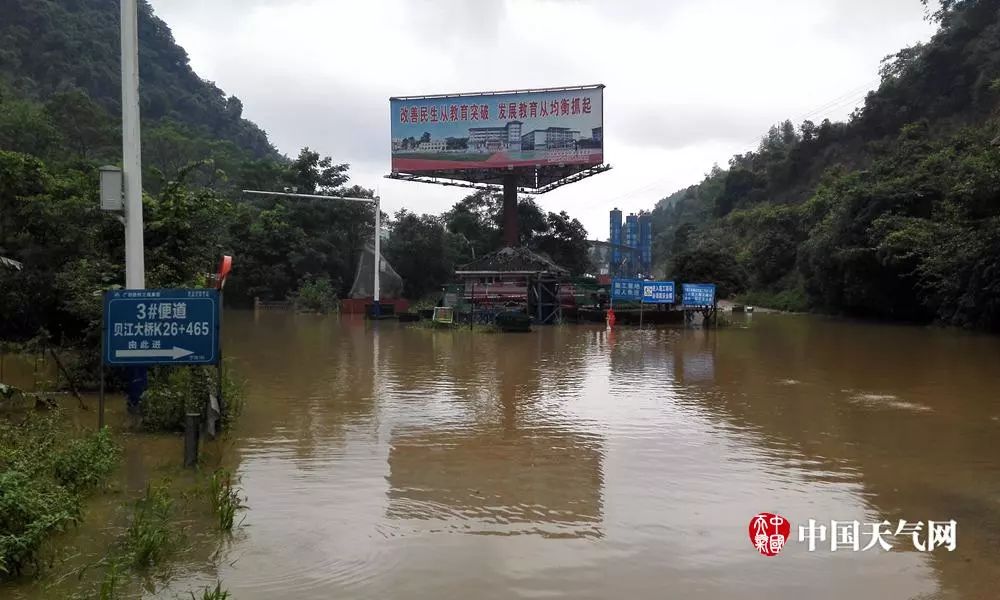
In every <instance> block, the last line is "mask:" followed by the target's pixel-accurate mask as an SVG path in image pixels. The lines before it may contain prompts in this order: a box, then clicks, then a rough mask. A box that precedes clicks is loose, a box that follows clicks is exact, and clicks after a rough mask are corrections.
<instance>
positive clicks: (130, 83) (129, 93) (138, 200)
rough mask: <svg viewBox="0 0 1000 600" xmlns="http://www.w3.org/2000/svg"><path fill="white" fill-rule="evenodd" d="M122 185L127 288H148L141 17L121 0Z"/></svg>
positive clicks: (133, 0)
mask: <svg viewBox="0 0 1000 600" xmlns="http://www.w3.org/2000/svg"><path fill="white" fill-rule="evenodd" d="M121 9H122V14H121V22H122V24H121V34H122V39H121V49H122V167H123V168H122V182H123V187H124V188H125V189H124V192H125V287H126V289H133V290H141V289H143V288H145V287H146V276H145V273H146V261H145V257H144V256H143V253H144V243H143V225H142V151H141V146H140V135H139V16H138V9H137V0H121Z"/></svg>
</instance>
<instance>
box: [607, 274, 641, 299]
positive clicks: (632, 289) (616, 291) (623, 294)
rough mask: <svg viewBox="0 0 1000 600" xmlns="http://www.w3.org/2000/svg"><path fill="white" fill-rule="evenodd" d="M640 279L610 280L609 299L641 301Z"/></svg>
mask: <svg viewBox="0 0 1000 600" xmlns="http://www.w3.org/2000/svg"><path fill="white" fill-rule="evenodd" d="M642 284H643V281H642V280H641V279H612V280H611V297H612V298H613V299H615V300H635V301H636V302H638V301H639V300H641V299H642Z"/></svg>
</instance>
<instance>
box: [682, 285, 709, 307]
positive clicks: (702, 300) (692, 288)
mask: <svg viewBox="0 0 1000 600" xmlns="http://www.w3.org/2000/svg"><path fill="white" fill-rule="evenodd" d="M681 287H682V289H683V301H684V306H713V305H714V304H715V284H714V283H685V284H683V285H682V286H681Z"/></svg>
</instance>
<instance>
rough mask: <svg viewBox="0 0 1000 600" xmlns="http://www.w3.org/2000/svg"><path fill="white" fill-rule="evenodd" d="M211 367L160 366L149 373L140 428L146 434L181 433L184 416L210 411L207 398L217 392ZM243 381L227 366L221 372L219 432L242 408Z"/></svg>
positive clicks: (216, 381) (233, 421)
mask: <svg viewBox="0 0 1000 600" xmlns="http://www.w3.org/2000/svg"><path fill="white" fill-rule="evenodd" d="M218 377H219V375H218V370H217V369H215V368H214V367H182V368H176V367H162V368H156V369H153V370H152V371H151V372H150V377H149V387H148V388H147V389H146V391H145V393H144V394H143V397H142V428H143V429H144V430H145V431H149V432H158V431H183V430H184V415H185V414H187V413H188V412H197V413H199V414H201V415H202V417H203V418H204V417H205V416H206V411H208V410H211V405H210V401H209V399H210V397H215V396H216V393H217V390H218ZM244 398H245V394H244V390H243V382H242V381H241V380H239V379H237V378H236V376H235V375H234V371H233V369H232V368H230V367H228V366H227V367H225V368H223V369H222V401H223V402H224V403H225V410H224V411H223V412H222V415H221V417H220V426H221V428H222V429H228V428H229V427H230V426H232V425H233V423H235V421H236V420H237V419H238V418H239V416H240V413H242V411H243V406H244Z"/></svg>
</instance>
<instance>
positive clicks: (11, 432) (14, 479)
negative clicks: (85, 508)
mask: <svg viewBox="0 0 1000 600" xmlns="http://www.w3.org/2000/svg"><path fill="white" fill-rule="evenodd" d="M67 438H68V440H69V441H66V440H67ZM118 456H119V449H118V446H117V445H116V444H115V443H114V441H113V440H112V439H111V434H110V433H109V431H108V430H107V429H103V430H101V431H99V432H96V433H90V434H85V435H77V434H74V432H72V431H67V430H66V428H65V426H64V425H63V423H62V421H61V420H60V419H59V416H58V413H57V412H53V413H47V414H40V413H34V412H30V413H27V414H26V415H25V416H24V418H23V420H21V421H19V422H15V421H14V420H12V419H7V418H0V579H3V578H5V577H14V576H17V575H21V574H23V573H25V572H26V571H27V570H29V569H30V570H32V571H34V572H35V573H37V572H38V571H39V570H40V569H41V567H42V566H43V564H44V562H45V560H44V559H45V545H46V542H47V541H48V539H49V538H50V537H51V536H52V535H53V534H54V533H57V532H60V531H64V530H65V529H66V528H68V527H70V526H72V525H75V524H76V523H78V522H79V520H80V518H81V516H82V515H81V510H82V501H83V498H84V497H85V495H86V494H87V493H89V492H90V491H92V490H93V489H94V488H96V487H97V486H98V485H99V484H100V482H101V481H103V479H104V478H105V477H107V475H108V474H110V472H111V470H112V469H113V468H114V467H115V465H116V464H117V461H118Z"/></svg>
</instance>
